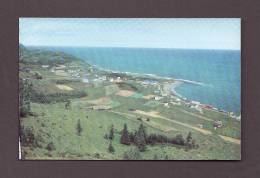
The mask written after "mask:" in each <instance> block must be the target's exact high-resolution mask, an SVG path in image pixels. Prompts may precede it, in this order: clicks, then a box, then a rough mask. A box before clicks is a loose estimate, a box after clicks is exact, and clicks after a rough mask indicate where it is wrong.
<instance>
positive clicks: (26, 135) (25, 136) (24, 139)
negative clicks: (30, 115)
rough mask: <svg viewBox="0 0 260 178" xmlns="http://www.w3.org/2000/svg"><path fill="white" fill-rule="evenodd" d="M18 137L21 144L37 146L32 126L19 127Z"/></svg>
mask: <svg viewBox="0 0 260 178" xmlns="http://www.w3.org/2000/svg"><path fill="white" fill-rule="evenodd" d="M20 138H21V145H22V146H37V142H36V139H35V135H34V131H33V129H32V128H30V127H28V128H24V127H21V128H20Z"/></svg>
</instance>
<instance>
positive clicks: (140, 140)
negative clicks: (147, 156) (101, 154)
mask: <svg viewBox="0 0 260 178" xmlns="http://www.w3.org/2000/svg"><path fill="white" fill-rule="evenodd" d="M104 138H105V139H108V140H110V142H109V146H108V152H110V153H114V152H115V149H114V147H113V145H112V142H111V141H112V140H113V139H114V126H113V125H112V126H111V128H110V131H109V133H108V134H105V136H104ZM120 143H121V144H124V145H131V144H134V145H135V146H136V147H137V149H138V151H140V152H143V151H145V150H146V146H147V145H154V144H172V145H179V146H185V147H186V148H189V149H192V148H198V145H197V144H196V141H195V139H193V138H192V134H191V132H189V133H188V135H187V137H186V139H184V137H183V136H182V135H181V134H178V135H176V136H175V137H173V138H169V137H167V136H166V135H162V134H154V133H151V134H147V132H146V129H145V127H144V125H143V124H142V123H141V124H140V126H139V128H138V130H137V131H135V132H129V131H128V128H127V124H124V128H123V130H122V131H121V137H120ZM124 157H125V158H124V159H128V156H127V155H125V156H124Z"/></svg>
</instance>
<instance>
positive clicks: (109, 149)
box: [108, 141, 115, 153]
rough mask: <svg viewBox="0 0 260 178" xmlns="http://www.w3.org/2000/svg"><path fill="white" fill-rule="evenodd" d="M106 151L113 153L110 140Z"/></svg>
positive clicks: (113, 149)
mask: <svg viewBox="0 0 260 178" xmlns="http://www.w3.org/2000/svg"><path fill="white" fill-rule="evenodd" d="M108 152H109V153H114V152H115V148H114V147H113V145H112V142H111V141H110V143H109V146H108Z"/></svg>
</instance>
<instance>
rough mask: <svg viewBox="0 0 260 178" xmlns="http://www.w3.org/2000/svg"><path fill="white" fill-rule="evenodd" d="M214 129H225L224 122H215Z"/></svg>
mask: <svg viewBox="0 0 260 178" xmlns="http://www.w3.org/2000/svg"><path fill="white" fill-rule="evenodd" d="M213 127H214V129H217V128H221V127H223V123H222V121H220V120H218V121H214V122H213Z"/></svg>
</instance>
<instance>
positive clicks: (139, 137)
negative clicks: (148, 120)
mask: <svg viewBox="0 0 260 178" xmlns="http://www.w3.org/2000/svg"><path fill="white" fill-rule="evenodd" d="M134 143H135V144H136V146H137V147H138V149H139V151H145V150H146V131H145V128H144V126H143V124H140V127H139V129H138V131H137V133H136V135H135V139H134Z"/></svg>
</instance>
